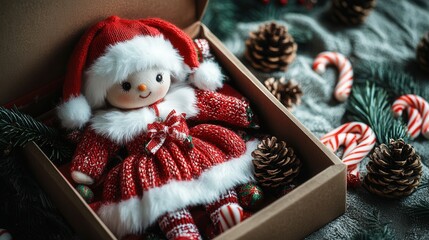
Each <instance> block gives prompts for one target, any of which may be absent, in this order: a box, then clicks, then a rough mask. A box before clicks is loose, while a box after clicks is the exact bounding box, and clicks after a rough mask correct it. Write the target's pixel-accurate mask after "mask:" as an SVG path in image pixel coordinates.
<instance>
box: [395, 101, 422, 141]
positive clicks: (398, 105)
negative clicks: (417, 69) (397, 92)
mask: <svg viewBox="0 0 429 240" xmlns="http://www.w3.org/2000/svg"><path fill="white" fill-rule="evenodd" d="M405 108H406V109H407V112H408V126H407V128H408V134H409V135H410V138H411V139H414V138H416V137H418V136H419V135H420V133H421V134H422V135H423V136H424V137H425V138H427V139H429V103H428V102H427V101H426V100H425V99H423V98H422V97H420V96H417V95H414V94H406V95H402V96H401V97H399V98H398V99H396V100H395V102H393V105H392V110H393V114H394V115H395V117H399V116H401V115H402V112H403V111H404V109H405Z"/></svg>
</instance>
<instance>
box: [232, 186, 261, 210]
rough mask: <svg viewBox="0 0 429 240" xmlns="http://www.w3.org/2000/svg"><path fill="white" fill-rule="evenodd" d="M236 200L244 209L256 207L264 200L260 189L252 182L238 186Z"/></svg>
mask: <svg viewBox="0 0 429 240" xmlns="http://www.w3.org/2000/svg"><path fill="white" fill-rule="evenodd" d="M237 194H238V201H239V202H240V205H241V206H242V207H244V208H246V209H250V210H252V209H257V208H258V207H259V206H261V204H262V202H263V201H264V193H263V191H262V189H261V188H260V187H259V186H258V185H256V184H253V183H247V184H244V185H242V186H240V187H239V188H238V192H237Z"/></svg>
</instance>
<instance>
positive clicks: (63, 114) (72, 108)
mask: <svg viewBox="0 0 429 240" xmlns="http://www.w3.org/2000/svg"><path fill="white" fill-rule="evenodd" d="M57 112H58V117H59V119H60V120H61V124H62V126H63V127H65V128H68V129H76V128H82V127H83V126H85V124H86V123H87V122H88V121H89V118H90V117H91V107H90V106H89V104H88V102H87V101H86V99H85V97H84V96H79V97H76V98H72V99H70V100H68V101H67V102H65V103H63V104H61V105H60V106H58V108H57Z"/></svg>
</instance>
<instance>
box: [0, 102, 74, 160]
mask: <svg viewBox="0 0 429 240" xmlns="http://www.w3.org/2000/svg"><path fill="white" fill-rule="evenodd" d="M0 135H1V136H2V142H0V144H1V145H2V147H0V148H2V149H4V148H6V147H8V146H7V145H8V144H10V145H11V146H12V147H13V148H16V147H24V146H25V144H27V143H28V142H30V141H34V142H36V143H37V144H38V145H39V146H40V147H41V148H42V149H43V150H44V151H45V152H46V153H47V155H48V156H49V158H50V159H52V160H53V161H54V162H63V161H65V160H68V159H70V157H71V155H72V152H73V150H72V146H71V145H70V144H69V143H68V142H66V141H65V140H64V139H62V138H61V135H60V133H59V132H58V131H57V130H56V129H54V128H50V127H47V126H46V125H44V124H43V123H41V122H38V121H36V120H35V119H33V118H32V117H30V116H29V115H26V114H23V113H21V112H19V110H17V109H16V108H15V109H6V108H4V107H0ZM3 144H4V145H3Z"/></svg>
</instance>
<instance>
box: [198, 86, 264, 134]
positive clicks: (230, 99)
mask: <svg viewBox="0 0 429 240" xmlns="http://www.w3.org/2000/svg"><path fill="white" fill-rule="evenodd" d="M195 93H196V97H197V107H198V110H199V113H198V115H197V116H196V117H194V118H193V120H196V121H221V122H224V123H227V124H231V125H234V126H239V127H257V124H256V123H255V119H254V115H253V112H252V110H251V108H250V106H249V102H248V101H247V100H246V99H245V98H244V97H242V96H241V95H240V96H241V97H240V96H239V95H237V94H238V93H237V92H234V94H224V93H220V92H213V91H204V90H198V89H197V90H195Z"/></svg>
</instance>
